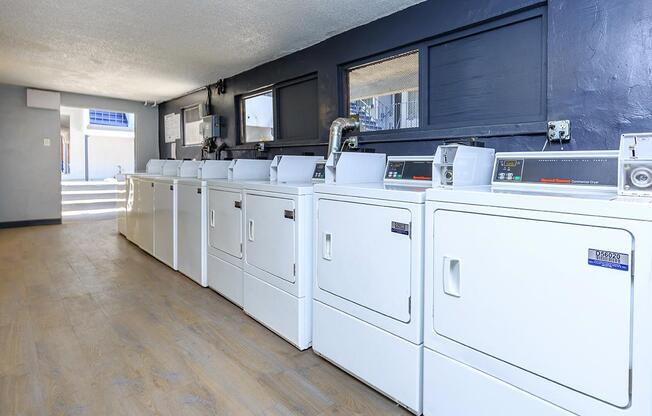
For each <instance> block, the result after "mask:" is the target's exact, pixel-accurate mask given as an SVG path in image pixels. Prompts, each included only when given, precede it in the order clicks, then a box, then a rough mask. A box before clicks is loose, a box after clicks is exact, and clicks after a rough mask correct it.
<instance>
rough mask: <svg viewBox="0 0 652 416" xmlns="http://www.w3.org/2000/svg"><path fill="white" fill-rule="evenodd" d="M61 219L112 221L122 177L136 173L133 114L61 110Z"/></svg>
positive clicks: (120, 201)
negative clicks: (110, 219)
mask: <svg viewBox="0 0 652 416" xmlns="http://www.w3.org/2000/svg"><path fill="white" fill-rule="evenodd" d="M60 117H61V134H60V136H61V139H60V148H61V207H62V212H61V214H62V217H63V218H64V220H77V219H104V218H115V217H116V216H117V214H118V213H119V211H120V210H121V209H124V198H125V195H124V175H125V174H127V173H132V172H133V171H134V159H135V123H136V120H135V115H134V114H133V113H126V112H121V111H112V110H103V109H96V108H74V107H61V109H60Z"/></svg>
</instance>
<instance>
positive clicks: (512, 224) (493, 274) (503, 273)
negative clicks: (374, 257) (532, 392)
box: [427, 210, 633, 407]
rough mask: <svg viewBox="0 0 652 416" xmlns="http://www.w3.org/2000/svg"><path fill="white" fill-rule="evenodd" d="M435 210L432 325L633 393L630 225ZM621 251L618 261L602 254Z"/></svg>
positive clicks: (499, 353) (467, 341)
mask: <svg viewBox="0 0 652 416" xmlns="http://www.w3.org/2000/svg"><path fill="white" fill-rule="evenodd" d="M433 215H434V218H433V221H434V222H433V224H434V245H433V251H434V253H433V256H434V257H433V258H434V264H432V265H430V266H428V267H433V273H434V284H433V286H432V287H433V291H434V293H433V294H432V296H434V298H433V310H431V311H429V313H431V314H433V322H434V324H433V325H434V328H430V329H427V330H433V331H435V332H436V333H437V334H439V335H440V336H443V337H446V338H449V339H451V340H453V341H455V342H457V343H460V344H463V345H465V346H467V347H469V348H472V349H474V350H477V351H479V352H481V353H484V354H487V355H489V356H492V357H494V358H497V359H499V360H502V361H504V362H507V363H510V364H512V365H514V366H517V367H520V368H522V369H524V370H526V371H529V372H532V373H534V374H537V375H539V376H541V377H544V378H546V379H548V380H551V381H553V382H556V383H559V384H562V385H564V386H567V387H569V388H571V389H574V390H576V391H580V392H583V393H585V394H587V395H590V396H593V397H595V398H597V399H600V400H603V401H606V402H609V403H611V404H614V405H616V406H621V407H624V406H626V405H627V404H628V403H629V388H630V386H629V368H630V358H631V357H630V342H631V336H630V325H631V301H632V300H631V290H632V275H631V270H629V266H627V267H625V263H627V262H628V261H629V260H631V253H632V250H633V241H632V236H631V234H629V233H628V232H627V231H624V230H620V229H613V228H602V227H599V226H589V225H578V224H572V223H566V222H562V221H561V220H560V221H558V222H553V221H541V220H535V219H526V218H514V217H508V216H497V215H495V216H494V215H487V214H480V213H468V212H457V211H448V210H437V211H435V212H434V214H433ZM591 250H598V251H599V254H598V260H597V261H596V260H591V259H592V257H595V252H593V253H592V252H591ZM591 253H592V254H591ZM618 256H620V263H622V265H620V266H618V265H616V263H617V261H616V260H612V261H611V263H609V261H607V262H606V263H605V262H604V261H603V260H604V259H605V258H606V259H607V260H609V259H616V258H617V257H618ZM601 259H603V260H601ZM605 266H609V267H605ZM611 266H613V267H614V268H611ZM625 269H627V270H625Z"/></svg>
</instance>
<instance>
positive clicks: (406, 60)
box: [347, 51, 419, 131]
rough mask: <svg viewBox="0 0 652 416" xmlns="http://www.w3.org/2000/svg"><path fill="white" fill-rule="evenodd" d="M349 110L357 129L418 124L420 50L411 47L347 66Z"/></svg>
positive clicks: (365, 129) (381, 128) (386, 128)
mask: <svg viewBox="0 0 652 416" xmlns="http://www.w3.org/2000/svg"><path fill="white" fill-rule="evenodd" d="M347 76H348V85H349V91H348V93H349V95H348V97H349V114H350V115H353V114H358V115H359V116H360V122H361V123H360V131H379V130H396V129H405V128H411V127H419V52H418V51H412V52H408V53H404V54H400V55H395V56H392V57H390V58H386V59H382V60H379V61H375V62H371V63H367V64H364V65H361V66H357V67H354V68H351V69H349V70H348V73H347Z"/></svg>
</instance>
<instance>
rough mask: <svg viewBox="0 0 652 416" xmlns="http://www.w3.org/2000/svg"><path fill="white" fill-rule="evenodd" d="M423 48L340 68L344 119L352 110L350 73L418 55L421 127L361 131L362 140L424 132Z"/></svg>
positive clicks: (415, 46) (397, 51) (410, 48)
mask: <svg viewBox="0 0 652 416" xmlns="http://www.w3.org/2000/svg"><path fill="white" fill-rule="evenodd" d="M423 50H424V48H423V46H422V45H421V44H420V43H413V44H410V45H408V46H404V47H401V48H398V49H392V50H389V51H386V52H383V53H380V54H377V55H373V56H368V57H366V58H363V59H360V60H356V61H352V62H348V63H346V64H344V65H340V66H339V71H338V72H339V80H340V82H339V84H340V85H341V86H342V87H341V88H340V89H339V90H340V94H341V97H340V111H339V113H340V114H344V117H348V116H349V115H350V114H349V111H350V108H351V100H350V97H349V91H350V89H349V72H350V71H352V70H354V69H356V68H361V67H365V66H367V65H371V64H373V63H377V62H382V61H389V60H391V59H392V58H398V57H400V56H402V55H409V54H410V53H417V54H418V68H417V73H418V77H419V79H418V88H419V96H418V102H419V126H418V127H406V128H401V129H391V130H376V131H361V132H358V133H357V135H358V136H359V137H360V138H364V137H370V136H385V135H396V134H398V133H411V132H416V131H419V130H422V129H423V127H424V124H423V114H424V113H423V106H424V105H423V104H424V100H423V94H422V90H423V88H424V85H425V84H424V80H423Z"/></svg>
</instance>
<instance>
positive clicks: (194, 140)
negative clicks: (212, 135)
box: [183, 105, 202, 146]
mask: <svg viewBox="0 0 652 416" xmlns="http://www.w3.org/2000/svg"><path fill="white" fill-rule="evenodd" d="M200 126H201V112H200V111H199V106H198V105H197V106H194V107H188V108H185V109H184V110H183V144H184V146H192V145H198V144H202V135H201V130H200Z"/></svg>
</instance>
